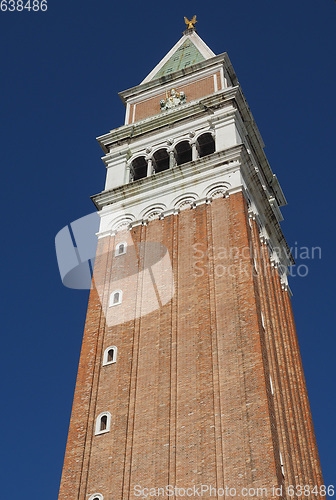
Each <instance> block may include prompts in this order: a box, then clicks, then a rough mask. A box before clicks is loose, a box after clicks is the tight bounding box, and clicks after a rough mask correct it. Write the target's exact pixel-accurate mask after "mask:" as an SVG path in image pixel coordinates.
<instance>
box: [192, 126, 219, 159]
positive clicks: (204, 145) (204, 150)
mask: <svg viewBox="0 0 336 500" xmlns="http://www.w3.org/2000/svg"><path fill="white" fill-rule="evenodd" d="M196 144H197V151H198V156H199V157H200V158H203V156H208V155H211V154H212V153H214V152H215V150H216V147H215V141H214V138H213V137H212V134H210V132H207V133H205V134H202V135H200V136H199V137H198V139H197V143H196Z"/></svg>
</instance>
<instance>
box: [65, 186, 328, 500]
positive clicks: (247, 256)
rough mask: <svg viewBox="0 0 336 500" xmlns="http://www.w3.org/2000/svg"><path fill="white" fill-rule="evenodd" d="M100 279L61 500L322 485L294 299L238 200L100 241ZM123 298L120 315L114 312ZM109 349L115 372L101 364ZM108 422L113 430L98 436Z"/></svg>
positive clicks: (84, 352)
mask: <svg viewBox="0 0 336 500" xmlns="http://www.w3.org/2000/svg"><path fill="white" fill-rule="evenodd" d="M130 238H132V239H133V242H134V245H135V247H133V250H132V245H131V244H130ZM126 239H127V241H128V243H129V244H128V248H127V253H126V255H124V256H120V257H115V255H114V248H115V245H116V244H117V243H118V242H120V241H124V240H126ZM155 242H160V243H161V244H163V245H164V246H165V247H166V248H167V250H168V253H169V257H170V262H171V266H172V275H171V274H169V270H168V269H167V268H166V267H165V266H164V265H163V264H162V265H161V264H160V263H159V264H158V266H159V267H158V268H155V269H156V270H155V272H156V273H159V274H160V275H164V274H166V277H167V279H166V280H164V281H162V282H160V284H159V285H158V287H157V288H155V286H153V281H152V277H151V275H150V273H149V274H148V273H147V274H146V273H144V272H142V271H143V270H144V269H147V268H148V266H149V263H151V262H152V261H153V259H152V258H153V255H152V254H151V253H153V250H152V248H154V247H151V246H150V245H149V244H152V243H155ZM140 243H145V244H146V245H148V247H146V249H145V251H144V252H140V251H138V250H139V246H138V245H139V244H140ZM134 249H136V250H137V251H136V252H135V254H134ZM132 251H133V254H132ZM254 258H255V259H256V262H257V272H254V271H253V268H254V265H253V263H254ZM160 266H162V267H160ZM153 269H154V267H153ZM135 270H137V271H138V272H135ZM155 272H154V278H155ZM94 275H95V280H96V288H95V289H93V290H92V292H91V294H90V300H89V306H88V313H87V320H86V326H85V332H84V339H83V346H82V352H81V358H80V363H79V370H78V378H77V383H76V391H75V396H74V403H73V411H72V417H71V422H70V429H69V436H68V443H67V448H66V454H65V461H64V470H63V476H62V482H61V489H60V494H59V500H70V499H71V500H74V499H80V500H84V499H87V498H89V495H91V494H93V493H98V492H100V493H101V494H103V495H104V500H112V499H113V500H116V499H125V498H136V497H135V496H134V486H135V485H141V486H142V487H156V488H158V487H165V486H166V485H168V484H171V485H176V486H179V487H192V486H193V485H198V486H199V485H201V484H207V485H212V486H213V487H215V488H223V487H225V486H229V487H230V488H236V489H237V491H240V490H241V488H242V487H247V488H249V487H254V488H259V487H265V488H267V489H268V498H272V494H271V488H272V486H275V485H280V484H283V481H285V484H311V485H313V484H314V485H315V484H319V483H320V482H321V481H322V476H321V472H320V465H319V461H318V454H317V448H316V443H315V436H314V431H313V427H312V422H311V415H310V410H309V402H308V397H307V392H306V387H305V382H304V376H303V371H302V364H301V360H300V353H299V348H298V343H297V337H296V333H295V329H294V322H293V315H292V311H291V308H290V300H289V297H288V293H287V292H286V291H284V290H282V289H281V285H280V280H279V277H278V274H277V271H276V269H275V268H274V267H272V266H271V265H270V262H269V257H268V254H267V249H266V246H265V245H264V244H263V243H262V242H260V240H259V235H258V232H257V228H256V226H255V223H254V222H253V223H252V227H251V228H250V225H249V223H248V219H247V212H246V204H245V201H244V198H243V196H242V194H241V193H237V194H235V195H231V196H230V197H228V198H217V199H215V200H213V201H212V203H211V204H209V205H201V206H199V207H197V208H195V209H185V210H183V211H181V212H180V214H179V215H172V216H170V217H167V218H165V219H163V220H153V221H150V222H149V223H148V225H147V226H137V227H136V228H133V229H132V230H131V231H130V232H127V233H126V232H125V233H117V235H116V236H115V237H111V238H103V239H101V240H99V246H98V255H97V259H96V264H95V273H94ZM152 276H153V275H152ZM121 280H123V281H121ZM154 281H155V279H154ZM121 286H122V287H123V303H122V305H121V306H116V307H114V308H108V298H109V294H110V293H111V291H113V290H114V289H116V288H119V287H121ZM172 287H173V292H174V293H173V297H172V299H171V300H169V301H168V302H167V303H165V304H164V305H162V306H161V307H158V308H156V309H155V310H152V311H151V312H150V313H148V314H142V313H146V311H148V302H149V301H154V302H155V300H157V301H158V302H160V300H161V299H160V298H162V297H163V296H164V294H167V293H168V294H170V292H171V289H170V288H172ZM154 302H153V303H154ZM109 309H113V313H111V314H113V315H119V317H120V323H119V324H117V323H116V321H115V318H116V317H117V316H111V315H110V311H109ZM132 311H133V316H132V318H131V319H130V312H132ZM261 311H262V312H263V316H264V323H265V328H263V326H262V321H261ZM110 345H116V346H117V347H118V359H117V363H115V364H112V365H108V366H102V356H103V352H104V349H106V348H107V347H108V346H110ZM270 375H271V377H272V381H273V386H274V395H272V393H271V388H270V378H269V377H270ZM102 411H109V412H110V413H111V415H112V422H111V430H110V432H108V433H105V434H101V435H97V436H95V435H94V424H95V420H96V417H97V416H98V415H99V413H101V412H102ZM280 450H281V452H282V456H283V459H284V471H285V479H283V477H282V473H281V466H280V458H279V451H280ZM204 498H208V497H207V496H206V495H205V496H204ZM211 498H214V497H213V496H212V497H211ZM313 498H318V497H313Z"/></svg>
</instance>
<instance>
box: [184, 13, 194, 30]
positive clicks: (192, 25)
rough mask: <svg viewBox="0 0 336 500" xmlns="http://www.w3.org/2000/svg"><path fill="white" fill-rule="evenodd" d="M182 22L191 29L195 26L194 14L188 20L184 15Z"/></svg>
mask: <svg viewBox="0 0 336 500" xmlns="http://www.w3.org/2000/svg"><path fill="white" fill-rule="evenodd" d="M184 22H185V23H186V25H187V29H188V30H192V29H194V28H195V24H196V23H197V21H196V16H194V17H193V18H192V20H191V21H189V19H188V18H187V17H184Z"/></svg>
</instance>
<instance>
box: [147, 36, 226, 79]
mask: <svg viewBox="0 0 336 500" xmlns="http://www.w3.org/2000/svg"><path fill="white" fill-rule="evenodd" d="M215 55H216V54H215V53H214V52H212V50H211V49H210V48H209V47H208V46H207V44H206V43H205V42H203V40H202V38H201V37H200V36H198V34H197V33H196V31H195V30H194V29H188V30H186V31H185V32H184V33H183V36H182V38H181V39H180V40H179V41H178V42H177V43H176V44H175V45H174V47H173V48H172V49H171V50H170V51H169V52H168V54H167V55H166V56H165V57H164V58H163V59H161V61H160V62H159V64H157V65H156V66H155V68H154V69H153V70H152V71H151V72H150V73H149V75H148V76H146V78H145V79H144V80H143V81H142V82H141V83H147V82H150V81H151V80H156V79H157V78H161V77H162V76H167V75H170V74H171V73H174V72H175V71H178V70H180V69H184V68H187V67H189V66H192V65H193V64H197V63H199V62H202V61H204V60H205V59H210V58H211V57H215Z"/></svg>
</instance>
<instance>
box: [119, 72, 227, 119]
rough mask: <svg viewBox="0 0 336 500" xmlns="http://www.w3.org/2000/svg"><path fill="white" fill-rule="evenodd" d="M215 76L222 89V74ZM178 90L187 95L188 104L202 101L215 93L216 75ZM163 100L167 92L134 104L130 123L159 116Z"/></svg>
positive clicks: (131, 109)
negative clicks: (202, 98)
mask: <svg viewBox="0 0 336 500" xmlns="http://www.w3.org/2000/svg"><path fill="white" fill-rule="evenodd" d="M215 75H216V78H217V86H218V89H220V88H221V82H220V74H219V72H217V73H216V74H215ZM176 90H177V91H178V92H181V91H183V92H184V93H185V95H186V96H187V102H190V101H193V100H195V99H200V98H201V97H205V96H207V95H210V94H212V93H213V92H215V86H214V75H209V76H207V77H204V78H201V79H199V80H196V81H195V82H192V83H189V84H186V85H182V86H181V87H177V88H176ZM161 99H166V93H165V92H158V94H157V95H156V96H155V97H151V98H150V99H146V100H144V101H140V102H138V103H136V104H132V105H131V106H130V114H129V123H133V122H136V121H139V120H143V119H144V118H147V117H149V116H154V115H157V114H159V113H160V100H161ZM134 108H135V110H134Z"/></svg>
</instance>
